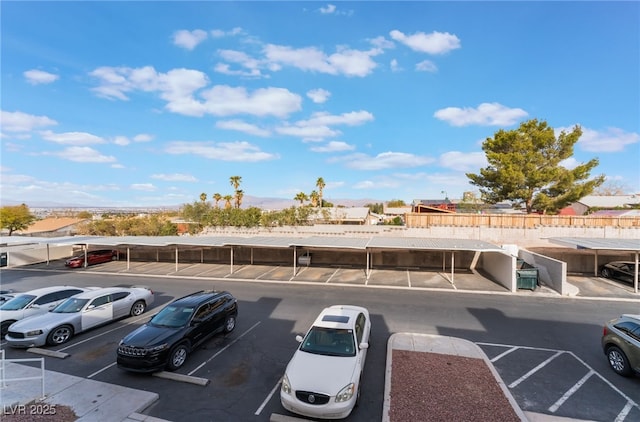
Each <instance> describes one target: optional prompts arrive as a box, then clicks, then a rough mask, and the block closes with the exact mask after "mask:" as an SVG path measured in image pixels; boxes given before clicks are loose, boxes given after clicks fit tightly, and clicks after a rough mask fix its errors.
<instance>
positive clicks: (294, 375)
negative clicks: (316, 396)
mask: <svg viewBox="0 0 640 422" xmlns="http://www.w3.org/2000/svg"><path fill="white" fill-rule="evenodd" d="M357 362H358V358H357V357H356V356H353V357H342V356H325V355H316V354H313V353H308V352H302V351H300V350H298V351H296V353H295V354H294V355H293V358H292V359H291V361H290V362H289V365H288V366H287V371H286V374H287V378H289V383H290V384H291V388H292V389H293V390H303V391H313V392H317V393H324V394H329V395H331V396H335V395H336V394H337V393H338V392H339V391H340V390H341V389H342V388H343V387H344V386H346V385H347V384H349V383H350V382H352V380H353V377H354V373H355V370H356V365H357ZM356 381H357V380H356Z"/></svg>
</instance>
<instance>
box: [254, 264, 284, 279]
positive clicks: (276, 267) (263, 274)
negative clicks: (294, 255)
mask: <svg viewBox="0 0 640 422" xmlns="http://www.w3.org/2000/svg"><path fill="white" fill-rule="evenodd" d="M278 268H280V265H277V266H275V267H273V268H272V269H270V270H269V271H267V272H266V273H262V274H260V275H259V276H257V277H256V280H259V279H260V277H262V276H265V275H267V274H269V273H270V272H272V271H275V270H277V269H278Z"/></svg>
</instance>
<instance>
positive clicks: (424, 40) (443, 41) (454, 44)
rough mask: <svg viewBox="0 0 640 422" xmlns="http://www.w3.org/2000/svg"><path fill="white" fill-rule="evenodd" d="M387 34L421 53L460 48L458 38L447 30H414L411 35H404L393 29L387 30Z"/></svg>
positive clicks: (436, 52)
mask: <svg viewBox="0 0 640 422" xmlns="http://www.w3.org/2000/svg"><path fill="white" fill-rule="evenodd" d="M389 36H391V38H393V39H394V40H396V41H398V42H400V43H402V44H405V45H406V46H408V47H409V48H411V49H412V50H414V51H418V52H421V53H428V54H444V53H447V52H449V51H451V50H455V49H457V48H460V39H459V38H458V37H457V36H455V35H453V34H450V33H448V32H436V31H434V32H432V33H430V34H425V33H424V32H416V33H415V34H413V35H405V34H404V33H402V32H400V31H398V30H397V29H394V30H393V31H391V32H389Z"/></svg>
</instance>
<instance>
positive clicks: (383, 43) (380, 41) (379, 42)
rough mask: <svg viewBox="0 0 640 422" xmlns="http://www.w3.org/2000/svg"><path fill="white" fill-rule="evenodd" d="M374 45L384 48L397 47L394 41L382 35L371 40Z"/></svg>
mask: <svg viewBox="0 0 640 422" xmlns="http://www.w3.org/2000/svg"><path fill="white" fill-rule="evenodd" d="M369 42H370V43H371V45H372V46H374V47H377V48H382V49H389V48H395V47H396V45H395V43H394V42H393V41H390V40H388V39H386V38H385V37H383V36H382V35H380V36H378V37H375V38H372V39H370V40H369Z"/></svg>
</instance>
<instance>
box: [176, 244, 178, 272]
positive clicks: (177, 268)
mask: <svg viewBox="0 0 640 422" xmlns="http://www.w3.org/2000/svg"><path fill="white" fill-rule="evenodd" d="M176 272H178V247H177V246H176Z"/></svg>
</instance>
